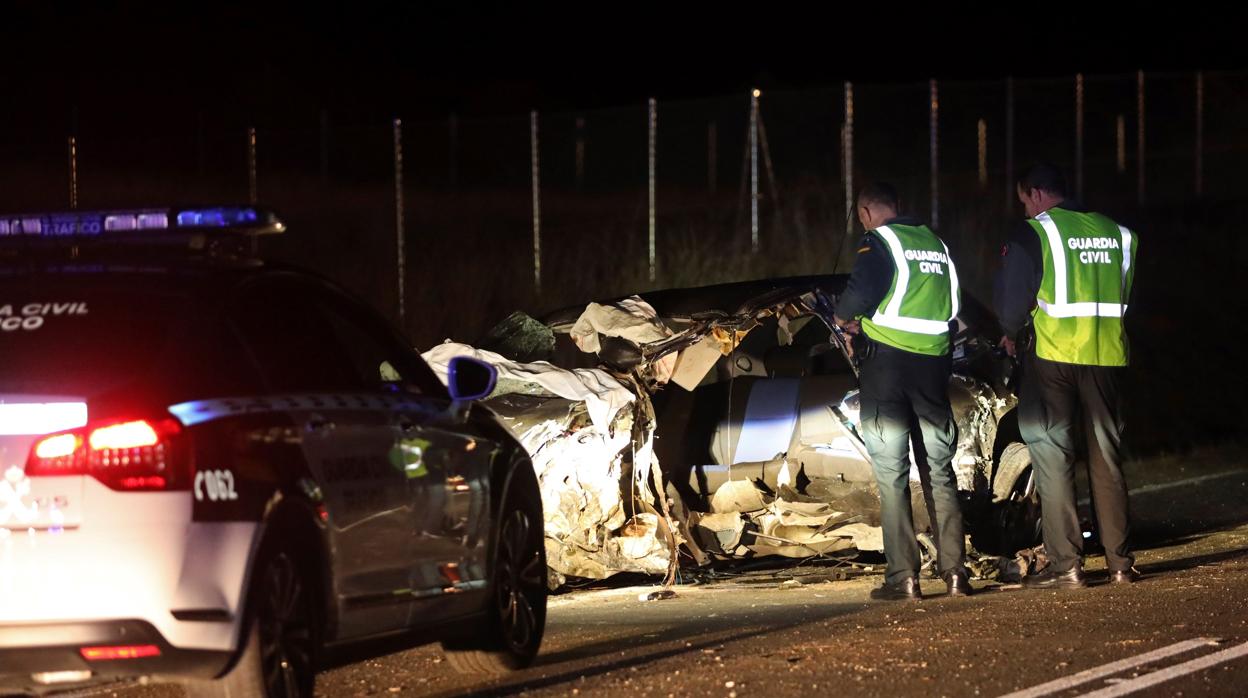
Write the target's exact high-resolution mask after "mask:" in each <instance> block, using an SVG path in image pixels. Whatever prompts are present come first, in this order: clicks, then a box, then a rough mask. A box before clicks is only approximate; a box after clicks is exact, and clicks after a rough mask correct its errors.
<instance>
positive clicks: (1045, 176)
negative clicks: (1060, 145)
mask: <svg viewBox="0 0 1248 698" xmlns="http://www.w3.org/2000/svg"><path fill="white" fill-rule="evenodd" d="M1018 188H1019V189H1022V190H1023V193H1027V192H1029V191H1031V190H1032V189H1039V190H1040V191H1046V192H1048V193H1050V194H1053V195H1055V196H1066V195H1067V193H1068V192H1067V190H1066V177H1065V175H1063V174H1062V170H1061V169H1060V168H1059V167H1058V166H1057V165H1054V164H1053V163H1050V162H1038V163H1036V164H1034V165H1032V166H1031V167H1028V168H1027V169H1026V170H1024V171H1023V174H1022V175H1020V176H1019V178H1018Z"/></svg>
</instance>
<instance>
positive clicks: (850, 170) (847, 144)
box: [837, 80, 854, 257]
mask: <svg viewBox="0 0 1248 698" xmlns="http://www.w3.org/2000/svg"><path fill="white" fill-rule="evenodd" d="M841 140H842V143H841V152H842V153H843V160H842V163H841V166H842V167H843V168H844V170H845V239H848V238H849V236H850V235H853V234H854V84H853V83H852V82H849V81H848V80H846V81H845V126H844V128H843V129H842V131H841ZM842 246H843V245H842ZM837 256H838V257H839V256H840V250H837Z"/></svg>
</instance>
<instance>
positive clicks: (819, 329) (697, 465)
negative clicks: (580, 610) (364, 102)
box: [426, 275, 1039, 587]
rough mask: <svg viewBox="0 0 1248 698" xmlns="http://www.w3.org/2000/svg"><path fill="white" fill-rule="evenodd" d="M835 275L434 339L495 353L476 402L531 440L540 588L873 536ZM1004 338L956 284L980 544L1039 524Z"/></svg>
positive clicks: (957, 367) (921, 470)
mask: <svg viewBox="0 0 1248 698" xmlns="http://www.w3.org/2000/svg"><path fill="white" fill-rule="evenodd" d="M847 280H848V277H847V275H828V276H812V277H797V278H787V279H773V280H764V281H750V282H740V283H732V284H723V285H717V286H708V287H701V288H694V289H676V290H666V291H655V292H648V293H642V294H639V295H635V296H629V297H624V298H617V299H612V300H609V301H605V302H598V303H589V304H588V305H585V306H577V307H572V308H567V309H564V310H560V311H556V312H554V313H551V314H548V315H546V316H545V317H543V318H541V320H540V321H538V320H534V319H533V318H529V317H527V316H524V315H523V314H519V313H517V314H514V315H513V316H512V317H510V318H508V319H507V320H506V321H505V322H504V323H503V324H501V325H500V326H499V327H496V328H495V329H494V330H492V331H491V333H489V334H488V335H487V336H486V337H484V338H482V340H481V341H479V342H477V346H475V347H474V346H467V345H453V344H444V345H441V346H440V347H435V348H434V349H433V350H431V351H430V352H428V353H427V354H426V359H427V360H428V361H429V362H430V364H431V365H433V366H434V367H435V369H436V368H437V367H438V366H439V365H445V364H446V363H447V362H449V360H450V358H451V357H453V356H456V355H461V354H469V355H472V356H475V357H476V358H479V359H482V360H485V361H487V362H490V363H492V364H494V365H495V366H496V368H499V371H500V380H499V386H498V387H497V388H496V390H495V393H494V394H492V395H491V396H490V397H489V399H488V400H487V401H486V402H485V404H486V405H488V406H489V407H490V408H491V409H493V410H494V411H495V412H496V413H497V414H498V415H499V416H500V418H501V419H502V421H503V422H504V423H505V424H508V425H509V426H510V427H511V429H512V431H513V433H515V434H516V436H517V437H518V438H519V439H520V441H521V442H522V443H523V444H524V445H525V447H526V448H528V449H529V451H530V453H531V454H532V456H533V464H534V467H535V469H536V470H537V471H538V477H539V481H540V482H541V487H542V493H543V504H544V508H545V511H546V543H547V560H548V564H549V567H550V575H549V578H550V583H551V586H552V587H555V586H558V585H560V584H563V583H564V582H566V581H567V580H568V579H569V578H590V579H600V578H605V577H607V576H609V575H611V574H615V573H618V572H642V573H650V574H661V573H667V574H668V575H669V579H671V578H672V576H673V574H674V572H675V569H676V567H677V565H678V562H679V561H680V560H681V553H682V552H683V553H684V555H685V557H684V558H683V559H684V561H685V564H693V565H706V564H711V563H714V562H715V561H718V560H732V559H741V558H751V557H761V556H785V557H791V558H812V557H819V556H824V555H829V554H838V555H839V554H852V553H853V552H854V551H858V552H872V551H877V552H878V551H882V550H883V539H882V533H881V530H880V528H879V523H880V521H879V497H878V494H877V493H876V485H875V478H874V475H873V474H872V470H871V463H870V459H869V457H868V455H867V452H866V448H865V446H864V444H863V440H862V438H861V436H860V434H859V426H858V391H857V387H858V386H857V374H856V369H855V367H854V365H853V362H852V361H851V360H850V358H849V356H848V354H847V352H846V351H845V349H844V346H843V338H842V337H840V336H838V334H837V333H836V332H835V331H834V330H833V324H832V308H833V307H834V304H835V300H836V297H837V295H838V294H839V293H840V292H841V291H842V290H843V289H844V287H845V283H846V281H847ZM1000 335H1001V333H1000V330H999V327H997V325H996V322H995V320H994V319H993V318H992V316H991V313H989V312H988V311H987V310H986V309H985V308H984V307H983V306H982V305H981V304H979V303H977V302H976V301H975V300H974V299H973V298H965V299H964V303H963V309H962V312H961V313H960V314H959V316H958V318H957V332H956V334H955V335H954V339H953V342H954V348H953V361H954V375H953V376H952V378H951V380H950V385H949V392H950V399H951V402H952V405H953V409H954V414H955V418H956V421H957V425H958V448H957V452H956V454H955V456H954V461H953V467H954V470H955V472H956V474H957V479H958V488H959V491H960V493H961V495H962V502H963V511H964V514H965V516H966V519H967V530H968V532H970V533H971V535H972V540H973V542H974V544H975V546H976V548H978V549H979V550H981V551H984V552H1000V553H1013V552H1014V551H1016V550H1019V549H1021V548H1025V547H1027V546H1029V545H1032V544H1034V543H1035V542H1036V540H1037V539H1038V534H1039V528H1038V527H1039V508H1038V500H1037V499H1036V496H1035V487H1034V481H1033V478H1032V476H1031V463H1030V458H1029V457H1028V454H1027V449H1026V447H1025V446H1023V445H1022V444H1021V443H1019V442H1020V441H1021V439H1019V437H1018V430H1017V425H1016V421H1015V419H1014V415H1013V408H1014V406H1015V404H1016V398H1015V396H1014V392H1013V389H1012V383H1011V375H1012V372H1013V364H1012V362H1011V361H1010V360H1009V359H1008V358H1006V357H1004V356H1000V355H999V354H997V353H996V352H995V351H994V341H993V339H994V338H996V337H999V336H1000ZM551 376H560V379H559V381H557V382H558V383H559V384H558V385H553V383H555V382H556V381H553V380H552V378H551ZM569 386H575V388H572V387H569ZM913 458H914V457H913V456H912V459H913ZM925 466H926V464H925V463H924V462H923V461H922V457H921V455H920V457H919V458H918V460H917V461H916V462H914V463H913V467H912V471H911V481H912V494H913V510H914V512H915V519H916V530H919V531H925V530H927V529H928V528H929V527H930V526H929V518H928V513H927V512H928V507H927V506H926V501H925V498H924V494H923V480H924V476H925V473H926V467H925ZM920 538H921V539H922V540H923V543H924V548H925V549H927V550H929V551H933V550H934V548H933V546H932V545H931V542H930V537H927V536H926V535H925V534H921V535H920Z"/></svg>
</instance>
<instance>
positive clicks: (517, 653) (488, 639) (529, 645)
mask: <svg viewBox="0 0 1248 698" xmlns="http://www.w3.org/2000/svg"><path fill="white" fill-rule="evenodd" d="M541 512H542V506H541V495H540V493H539V492H538V489H537V482H536V479H535V478H534V477H533V475H532V470H531V468H530V467H529V466H528V464H527V463H526V464H524V466H523V467H522V468H520V469H519V470H517V472H516V475H515V476H513V478H512V481H511V483H510V486H509V488H508V492H507V493H506V495H505V497H504V500H503V506H502V507H501V509H500V512H499V521H498V528H497V530H496V538H495V543H494V564H493V566H492V569H493V576H492V578H491V583H490V592H489V594H490V605H489V608H488V609H487V617H488V621H489V622H488V631H487V634H486V636H484V637H481V638H478V639H477V640H476V641H475V642H471V643H467V644H459V643H455V644H449V643H444V644H443V649H444V651H445V652H446V657H447V661H448V663H449V664H450V665H451V666H452V667H454V668H455V669H456V670H457V671H459V672H461V673H468V674H495V673H501V672H505V671H512V670H515V669H522V668H524V667H527V666H529V665H530V664H532V663H533V660H534V658H536V656H537V650H538V648H539V647H540V646H541V643H542V634H543V632H544V631H545V627H546V549H545V542H544V540H543V538H544V535H543V523H544V522H543V519H542V515H541Z"/></svg>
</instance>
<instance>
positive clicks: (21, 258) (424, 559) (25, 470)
mask: <svg viewBox="0 0 1248 698" xmlns="http://www.w3.org/2000/svg"><path fill="white" fill-rule="evenodd" d="M283 230H284V226H283V224H282V223H281V222H280V221H279V220H278V219H277V218H276V217H275V216H273V215H272V214H271V213H270V212H267V211H265V210H262V209H257V208H252V207H213V208H187V209H144V210H134V211H105V212H92V213H85V212H75V213H68V214H32V215H20V216H0V693H7V692H11V691H15V690H17V691H24V692H35V693H38V692H44V691H48V690H52V689H59V688H65V687H72V686H78V685H82V684H84V683H88V682H99V681H108V680H113V679H117V678H121V677H141V676H150V677H154V678H156V679H157V680H161V679H165V678H169V677H175V678H176V679H177V680H179V681H181V682H183V683H184V684H185V686H186V688H187V690H188V692H189V693H190V694H191V695H222V696H225V695H229V696H265V695H269V696H272V695H310V694H311V691H312V685H313V681H314V676H315V672H316V670H317V669H318V668H321V667H325V666H328V665H331V664H333V663H337V662H341V661H346V660H347V659H358V658H361V657H365V656H370V655H372V654H378V653H382V652H391V651H394V650H395V649H397V648H401V647H404V646H411V645H415V644H420V643H425V642H431V641H440V642H442V644H443V647H444V648H445V649H446V651H447V654H448V657H449V659H450V661H451V664H452V665H454V666H456V667H457V668H459V669H461V670H467V671H481V672H489V671H501V670H505V669H508V668H519V667H522V666H525V665H528V664H529V663H531V662H532V660H533V659H534V656H535V655H536V653H537V650H538V647H539V645H540V643H541V639H542V632H543V629H544V625H545V610H546V587H545V582H546V579H545V573H546V561H545V553H544V550H543V545H542V510H541V498H540V496H539V493H538V489H537V482H536V479H535V476H534V473H533V470H532V467H531V466H530V464H529V461H528V456H527V454H526V453H525V451H524V449H523V448H522V447H521V446H520V445H519V444H518V443H517V442H516V441H515V440H514V439H513V438H512V437H511V435H510V434H509V432H508V431H507V429H506V428H504V427H503V426H501V425H500V424H499V423H498V422H497V421H496V420H495V418H494V417H493V415H492V414H491V413H490V412H489V411H488V410H486V409H485V408H482V407H480V406H479V405H477V404H476V403H475V400H477V399H478V398H481V397H484V396H486V395H488V394H489V393H490V392H491V389H492V387H493V384H494V380H495V373H494V369H492V368H491V367H489V366H488V365H485V364H482V363H479V362H476V361H473V360H471V359H460V360H457V361H456V362H455V364H454V365H453V366H452V367H451V370H450V379H449V390H448V388H447V387H445V386H443V384H442V383H441V382H440V381H439V380H438V379H437V377H436V376H435V375H434V374H433V373H432V372H431V371H430V370H429V368H428V366H426V365H425V364H424V363H423V361H422V360H421V358H420V357H419V355H418V354H416V353H415V352H414V351H413V350H412V349H411V348H409V346H408V345H407V343H406V342H405V341H403V339H402V338H401V337H400V335H399V334H398V333H397V332H396V331H395V330H394V329H392V328H391V327H390V326H389V325H388V324H387V323H386V322H385V321H384V320H383V319H382V318H381V317H379V316H378V314H377V313H375V312H374V311H372V310H370V309H369V308H368V307H366V306H365V305H363V304H362V303H361V302H359V301H358V300H356V299H354V298H353V297H351V296H350V295H349V294H347V293H345V292H343V291H342V290H340V289H338V288H336V287H335V286H333V285H332V284H330V283H329V282H327V281H325V280H323V279H321V278H319V277H317V276H315V275H312V274H310V273H307V272H302V271H299V270H296V269H291V268H287V267H282V266H276V265H273V264H268V263H264V262H261V261H258V260H257V259H255V258H254V256H253V255H252V254H250V251H251V250H252V249H254V244H255V240H256V236H257V235H263V234H273V233H279V232H282V231H283Z"/></svg>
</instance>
